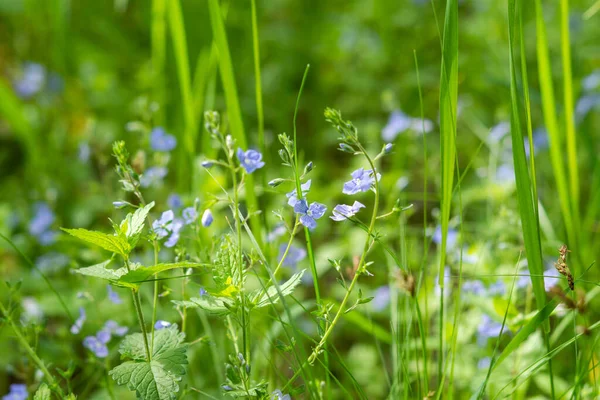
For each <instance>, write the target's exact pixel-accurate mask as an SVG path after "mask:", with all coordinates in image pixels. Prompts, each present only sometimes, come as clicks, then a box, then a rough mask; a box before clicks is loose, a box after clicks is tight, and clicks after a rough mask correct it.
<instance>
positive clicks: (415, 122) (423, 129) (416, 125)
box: [410, 118, 433, 135]
mask: <svg viewBox="0 0 600 400" xmlns="http://www.w3.org/2000/svg"><path fill="white" fill-rule="evenodd" d="M410 129H412V130H413V131H415V132H416V133H417V134H419V135H422V134H424V133H429V132H431V131H432V130H433V122H431V121H430V120H428V119H421V118H412V120H411V121H410Z"/></svg>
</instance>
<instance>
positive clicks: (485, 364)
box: [477, 357, 492, 369]
mask: <svg viewBox="0 0 600 400" xmlns="http://www.w3.org/2000/svg"><path fill="white" fill-rule="evenodd" d="M491 362H492V359H491V358H490V357H483V358H482V359H481V360H479V361H477V368H479V369H488V368H489V367H490V363H491Z"/></svg>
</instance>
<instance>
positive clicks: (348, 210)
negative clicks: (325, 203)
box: [329, 201, 365, 221]
mask: <svg viewBox="0 0 600 400" xmlns="http://www.w3.org/2000/svg"><path fill="white" fill-rule="evenodd" d="M364 207H365V205H364V204H362V203H360V202H358V201H355V202H354V204H352V205H351V206H348V205H346V204H338V205H337V206H335V208H334V209H333V215H332V216H330V217H329V218H331V219H332V220H334V221H344V220H345V219H348V218H350V217H352V216H354V214H356V213H357V212H359V211H360V209H361V208H364Z"/></svg>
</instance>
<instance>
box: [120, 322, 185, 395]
mask: <svg viewBox="0 0 600 400" xmlns="http://www.w3.org/2000/svg"><path fill="white" fill-rule="evenodd" d="M184 338H185V334H183V333H180V332H179V330H178V328H177V325H171V326H169V327H168V328H164V329H161V330H158V331H156V332H155V336H154V348H153V349H152V360H151V361H148V360H147V359H146V353H145V350H144V340H143V339H144V338H143V336H142V334H141V333H134V334H132V335H128V336H127V337H126V338H125V339H124V340H123V342H122V343H121V346H120V348H119V352H120V353H121V355H122V356H123V357H125V358H130V359H132V360H131V361H126V362H124V363H122V364H121V365H118V366H117V367H115V368H113V369H112V370H111V371H110V372H109V374H110V376H112V378H113V379H114V380H115V381H116V382H117V384H119V385H127V387H128V388H129V389H130V390H135V392H136V395H137V397H138V398H140V399H145V400H173V399H176V398H177V395H176V393H177V392H178V391H179V381H181V377H182V376H183V375H185V364H187V363H188V361H187V356H186V354H185V353H186V349H187V346H186V345H185V344H183V340H184Z"/></svg>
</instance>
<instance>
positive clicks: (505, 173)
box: [496, 164, 515, 183]
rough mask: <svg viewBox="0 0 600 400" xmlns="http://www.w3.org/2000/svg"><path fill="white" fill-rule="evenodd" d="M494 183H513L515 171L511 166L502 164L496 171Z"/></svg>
mask: <svg viewBox="0 0 600 400" xmlns="http://www.w3.org/2000/svg"><path fill="white" fill-rule="evenodd" d="M496 181H498V182H499V183H514V182H515V169H514V168H513V166H512V165H509V164H502V165H499V166H498V169H496Z"/></svg>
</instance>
